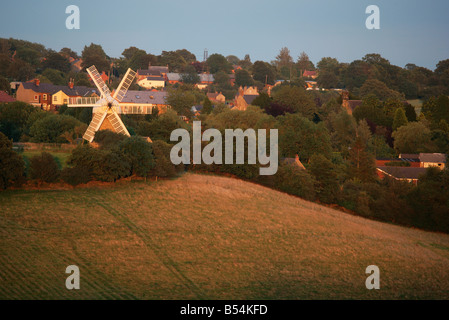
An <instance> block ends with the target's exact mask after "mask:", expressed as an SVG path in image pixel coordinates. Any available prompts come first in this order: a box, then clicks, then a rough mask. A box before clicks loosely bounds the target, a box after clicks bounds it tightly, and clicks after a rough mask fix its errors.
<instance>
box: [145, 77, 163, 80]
mask: <svg viewBox="0 0 449 320" xmlns="http://www.w3.org/2000/svg"><path fill="white" fill-rule="evenodd" d="M147 80H149V81H165V79H164V77H162V76H159V77H147Z"/></svg>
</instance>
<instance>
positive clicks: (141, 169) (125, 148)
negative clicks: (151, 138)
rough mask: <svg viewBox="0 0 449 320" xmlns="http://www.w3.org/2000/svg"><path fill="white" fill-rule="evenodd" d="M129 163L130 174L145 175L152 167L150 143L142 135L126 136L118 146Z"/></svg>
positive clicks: (152, 159)
mask: <svg viewBox="0 0 449 320" xmlns="http://www.w3.org/2000/svg"><path fill="white" fill-rule="evenodd" d="M118 148H119V150H120V152H121V153H123V154H124V155H125V157H126V158H127V161H128V162H129V164H130V170H131V174H135V175H138V176H141V177H147V176H148V175H149V174H150V171H151V169H153V167H154V158H153V152H152V147H151V144H150V143H148V142H146V141H145V140H144V139H142V137H138V136H134V137H130V138H126V139H125V140H123V141H122V142H120V144H119V146H118Z"/></svg>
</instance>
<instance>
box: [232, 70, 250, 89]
mask: <svg viewBox="0 0 449 320" xmlns="http://www.w3.org/2000/svg"><path fill="white" fill-rule="evenodd" d="M235 84H236V85H237V86H239V87H240V86H242V87H245V86H246V87H249V86H252V85H254V80H253V78H252V77H251V75H250V74H249V72H248V71H246V70H243V69H242V70H237V71H236V72H235Z"/></svg>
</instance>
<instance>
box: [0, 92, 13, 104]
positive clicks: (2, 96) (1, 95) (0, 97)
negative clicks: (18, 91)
mask: <svg viewBox="0 0 449 320" xmlns="http://www.w3.org/2000/svg"><path fill="white" fill-rule="evenodd" d="M14 101H16V99H14V98H13V97H11V96H10V95H9V94H7V93H6V92H5V91H0V103H3V102H14Z"/></svg>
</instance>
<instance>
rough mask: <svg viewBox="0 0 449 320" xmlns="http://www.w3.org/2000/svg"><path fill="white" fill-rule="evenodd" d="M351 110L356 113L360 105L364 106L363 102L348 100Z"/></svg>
mask: <svg viewBox="0 0 449 320" xmlns="http://www.w3.org/2000/svg"><path fill="white" fill-rule="evenodd" d="M348 104H349V108H351V110H352V111H354V109H355V108H357V107H358V106H359V105H361V104H362V100H348Z"/></svg>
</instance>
